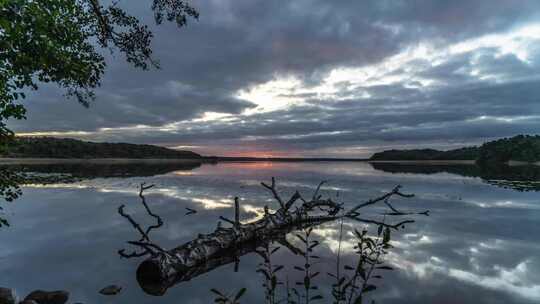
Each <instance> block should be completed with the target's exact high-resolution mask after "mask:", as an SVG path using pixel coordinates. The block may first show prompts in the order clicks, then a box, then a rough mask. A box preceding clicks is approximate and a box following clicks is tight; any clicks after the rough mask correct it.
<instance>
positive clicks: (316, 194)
mask: <svg viewBox="0 0 540 304" xmlns="http://www.w3.org/2000/svg"><path fill="white" fill-rule="evenodd" d="M327 182H328V181H325V180H323V181H321V182H320V183H319V185H318V186H317V189H315V192H314V193H313V198H312V200H318V199H320V198H321V196H320V195H319V191H320V190H321V187H322V185H324V184H326V183H327Z"/></svg>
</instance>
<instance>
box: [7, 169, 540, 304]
mask: <svg viewBox="0 0 540 304" xmlns="http://www.w3.org/2000/svg"><path fill="white" fill-rule="evenodd" d="M85 169H86V171H85V170H82V169H81V168H80V167H77V166H74V165H72V164H71V165H69V166H58V165H56V166H55V165H51V166H46V165H40V166H37V167H34V168H32V167H29V168H26V170H27V171H36V172H42V173H43V172H47V173H50V172H57V173H69V172H79V173H78V174H79V178H80V180H78V181H76V182H69V183H66V182H62V181H58V182H50V183H47V184H42V185H25V186H24V187H23V192H24V194H23V196H22V197H20V198H19V199H17V200H16V201H14V202H13V203H4V202H3V203H2V206H3V207H5V212H6V214H5V217H7V218H8V219H9V221H10V223H11V227H8V228H5V227H3V228H0V243H1V244H2V246H1V247H0V286H2V287H10V288H13V289H15V290H16V292H17V294H18V295H19V297H24V296H25V295H26V294H28V293H29V292H31V291H32V290H35V289H44V290H67V291H69V292H70V301H69V303H76V302H81V303H193V304H195V303H213V300H214V298H215V295H214V294H213V293H212V292H210V289H211V288H215V289H218V290H220V291H223V292H235V291H238V290H240V289H241V288H246V293H245V294H244V295H243V297H242V298H241V301H240V302H241V303H264V297H265V288H264V287H263V286H262V284H263V283H264V281H265V279H264V276H263V274H261V273H260V272H257V269H258V268H259V267H260V266H259V264H260V263H261V262H262V261H263V259H262V258H261V257H260V256H259V255H258V254H255V253H253V252H252V253H248V254H245V255H243V256H241V257H239V263H238V264H239V265H238V269H237V271H236V272H235V263H229V264H225V265H222V266H220V267H216V268H215V269H213V270H211V271H208V272H204V273H202V274H200V275H198V276H195V277H193V278H192V279H191V280H189V281H186V282H179V283H178V284H175V285H174V286H171V287H170V288H169V289H168V290H167V291H166V292H165V293H164V294H163V295H162V296H159V297H157V296H154V295H150V294H148V293H146V292H145V291H144V290H143V289H142V288H141V286H140V285H139V283H138V281H137V278H136V270H137V267H138V265H139V264H140V263H141V262H142V261H143V260H144V258H131V259H125V258H121V257H120V256H119V254H118V250H120V249H126V251H130V250H133V249H136V248H133V247H131V245H129V244H127V243H126V242H127V241H132V240H138V239H139V238H140V235H139V234H138V233H137V231H136V230H135V229H134V228H133V226H132V225H130V223H129V222H128V221H127V220H126V218H124V217H122V216H120V215H119V213H118V211H117V210H118V207H119V206H120V205H122V204H124V205H125V212H126V213H128V214H130V215H131V216H132V217H133V218H134V219H136V220H137V221H138V222H139V223H141V224H142V225H144V226H148V225H152V224H154V223H155V222H154V218H152V217H150V216H149V215H148V214H146V212H145V209H144V207H143V206H142V204H141V202H140V199H139V197H138V192H139V189H138V187H139V185H140V184H141V183H146V184H147V185H149V184H154V185H155V186H154V187H153V188H151V189H149V190H147V191H145V197H146V200H147V202H148V205H149V206H150V208H151V209H152V212H154V213H155V214H158V215H160V216H161V217H162V219H163V222H164V224H163V226H162V227H160V228H158V229H154V230H153V231H152V236H151V237H152V240H153V241H154V242H155V243H157V244H159V245H160V246H161V247H163V248H167V249H168V248H173V247H176V246H178V245H181V244H183V243H185V242H188V241H190V240H192V239H194V238H196V237H197V235H198V234H199V233H210V232H212V231H214V229H215V228H216V225H217V222H218V220H219V216H226V217H228V218H233V217H234V197H235V196H238V197H239V199H240V206H241V214H240V219H241V220H242V221H243V222H249V221H253V220H255V219H257V218H258V217H260V216H261V215H262V214H263V207H264V206H265V205H268V206H269V207H270V208H271V209H274V210H275V209H277V207H278V206H277V203H276V202H275V201H274V200H273V199H272V196H271V194H270V193H269V191H268V190H267V189H265V188H263V187H262V186H261V185H260V182H270V179H271V177H275V178H276V181H277V187H278V190H279V191H280V193H283V197H284V198H289V197H290V196H291V195H292V194H293V193H294V191H295V190H298V191H299V192H300V193H302V194H303V195H304V196H306V197H310V196H311V194H312V193H313V191H314V190H315V188H316V187H317V185H318V184H319V182H320V181H322V180H326V181H328V182H327V183H326V184H325V185H323V187H322V188H321V192H320V193H321V194H322V195H323V196H324V197H327V196H330V197H332V198H333V199H334V200H336V201H339V202H344V208H345V209H347V208H351V207H352V206H354V205H356V204H358V203H361V202H363V201H366V200H368V199H370V198H374V197H377V196H380V195H382V194H384V193H386V192H388V191H390V190H392V189H393V188H394V187H395V186H396V185H402V186H403V188H402V191H403V192H404V193H414V194H415V197H413V198H402V197H398V198H395V199H394V198H393V199H392V204H393V206H394V207H396V208H398V209H400V210H405V211H414V212H421V211H424V210H429V216H425V215H411V216H404V217H403V218H412V219H414V220H415V222H414V223H410V224H407V225H405V228H403V229H401V228H400V229H399V230H398V231H393V232H392V234H391V241H390V243H391V245H392V246H393V248H390V249H388V253H387V254H386V255H385V256H384V258H383V260H384V262H385V265H388V266H390V267H391V268H392V269H393V270H387V269H380V270H378V271H377V275H381V276H382V277H381V278H373V279H372V281H373V283H372V284H373V285H375V286H376V289H374V290H371V291H369V292H367V293H365V297H364V300H365V301H364V302H365V303H371V299H373V300H375V301H376V302H377V303H539V302H540V192H538V189H539V187H538V186H539V181H540V174H539V170H540V169H539V167H504V168H488V169H486V168H478V167H476V166H472V165H465V164H453V165H421V164H395V163H394V164H392V163H374V164H369V163H365V162H301V163H295V162H245V163H242V162H237V163H235V162H231V163H218V164H203V165H184V166H180V165H178V166H167V165H163V164H160V165H141V164H135V165H131V166H125V165H124V166H116V167H114V166H104V165H102V166H87V167H86V168H85ZM186 208H190V209H194V210H196V211H197V212H196V213H194V214H191V215H186V213H187V212H188V209H186ZM385 210H387V207H386V206H385V205H384V204H377V205H373V206H372V208H369V210H366V213H365V216H366V217H367V218H371V219H378V220H381V218H382V216H381V215H380V214H381V213H383V212H385ZM384 220H385V221H388V222H395V221H399V220H400V219H398V218H396V219H395V218H393V217H391V216H386V217H385V218H384ZM223 225H224V226H226V225H228V224H227V223H223ZM342 225H343V226H342ZM341 228H342V233H341V238H342V242H341V244H340V242H339V239H340V229H341ZM355 228H356V229H357V230H358V231H362V230H363V229H367V230H368V234H369V235H373V236H376V234H377V226H376V225H369V224H365V223H359V222H356V221H351V220H344V221H343V222H341V221H333V222H327V223H324V224H322V225H320V226H317V227H315V229H314V230H313V232H312V235H311V238H312V239H313V240H318V241H320V245H319V246H317V247H316V248H315V249H314V252H315V253H316V255H317V256H319V258H317V259H314V260H313V263H312V266H311V269H312V271H313V272H314V273H315V272H319V273H320V274H319V275H317V276H315V277H314V278H313V280H312V281H313V284H315V285H316V286H317V287H318V288H317V289H316V290H315V289H314V290H312V291H311V295H318V294H320V295H322V296H323V299H322V300H314V301H312V303H332V295H331V294H330V291H331V290H332V284H333V283H334V282H335V279H334V278H333V277H331V276H330V275H328V273H335V272H336V261H337V256H338V251H339V256H340V265H341V266H340V267H344V265H350V266H353V267H354V266H355V265H356V262H357V260H358V255H357V254H355V251H356V250H355V249H354V245H355V244H356V242H357V238H356V236H355V234H354V233H353V230H354V229H355ZM294 234H295V233H290V234H289V235H287V240H288V241H289V242H290V243H291V244H293V245H295V246H297V247H300V248H302V246H303V244H302V242H301V240H300V239H299V238H298V237H296V236H295V235H294ZM300 234H302V233H300ZM270 246H271V247H272V248H274V247H277V246H279V247H281V248H280V249H279V250H278V251H276V252H275V254H273V255H272V264H274V265H283V266H284V268H283V269H282V270H281V271H279V272H278V275H277V277H278V281H281V282H283V283H284V284H283V285H277V296H278V297H281V296H285V293H284V290H285V285H286V284H285V283H286V282H287V281H288V282H289V285H290V286H292V287H296V288H298V289H299V290H300V291H301V290H302V289H303V286H302V285H296V284H295V282H297V281H301V280H302V278H303V276H304V273H303V272H302V271H299V270H297V269H294V266H298V265H300V267H304V264H305V262H304V257H303V256H301V255H295V254H293V253H292V252H291V251H290V250H288V249H287V248H285V247H283V246H282V245H280V244H277V243H274V244H271V245H270ZM341 271H342V273H346V270H345V269H342V270H341ZM111 284H116V285H118V286H121V287H122V288H123V289H122V291H121V292H120V293H119V294H118V295H114V296H105V295H101V294H99V293H98V291H99V290H100V289H101V288H103V287H105V286H107V285H111Z"/></svg>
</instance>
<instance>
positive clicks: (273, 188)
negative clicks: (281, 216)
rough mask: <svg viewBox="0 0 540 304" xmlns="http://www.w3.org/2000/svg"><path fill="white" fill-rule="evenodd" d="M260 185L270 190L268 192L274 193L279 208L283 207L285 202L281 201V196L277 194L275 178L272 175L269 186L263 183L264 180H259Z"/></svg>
mask: <svg viewBox="0 0 540 304" xmlns="http://www.w3.org/2000/svg"><path fill="white" fill-rule="evenodd" d="M261 185H262V186H263V187H265V188H266V189H268V190H270V192H272V194H273V195H274V198H275V199H276V201H278V203H279V207H280V208H281V209H285V204H284V203H283V200H282V199H281V197H280V196H279V194H278V192H277V190H276V179H275V178H274V177H272V184H271V185H270V186H269V185H267V184H265V183H264V182H261Z"/></svg>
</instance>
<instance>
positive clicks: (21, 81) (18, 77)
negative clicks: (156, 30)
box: [0, 0, 199, 141]
mask: <svg viewBox="0 0 540 304" xmlns="http://www.w3.org/2000/svg"><path fill="white" fill-rule="evenodd" d="M151 9H152V11H153V13H154V19H155V21H156V23H157V24H160V23H162V22H163V21H164V20H167V21H171V22H175V23H176V24H177V25H178V26H179V27H182V26H184V25H186V23H187V20H188V18H189V17H192V18H198V16H199V14H198V12H197V11H196V10H195V9H194V8H193V7H191V6H190V5H189V4H188V3H187V2H186V1H184V0H153V1H152V4H151ZM152 37H153V34H152V32H151V31H150V30H149V28H148V27H147V26H146V25H143V24H141V23H140V21H139V20H138V19H137V18H136V17H134V16H132V15H129V14H128V13H127V12H126V11H125V10H123V9H122V8H121V7H119V6H118V5H117V3H115V2H114V3H113V4H111V5H108V6H103V5H102V4H101V3H100V1H99V0H34V1H28V0H0V50H1V51H0V140H2V141H5V139H6V138H7V137H9V136H11V135H12V132H11V131H10V130H9V129H8V128H7V127H6V123H5V121H6V120H7V119H10V118H15V119H23V118H25V113H26V110H25V107H24V106H23V105H22V104H21V100H23V99H25V98H26V95H25V92H26V91H28V90H37V89H38V84H39V83H49V82H52V83H55V84H57V85H58V86H60V87H62V88H64V89H65V90H66V96H68V97H75V98H76V99H77V100H78V101H79V102H80V103H81V104H82V105H84V106H88V104H89V101H90V100H92V99H93V98H94V94H93V89H95V88H96V87H98V86H99V85H100V80H101V77H102V75H103V73H104V69H105V65H106V64H105V60H104V57H103V56H102V55H101V54H100V53H99V52H98V49H99V48H106V49H109V50H110V51H111V52H112V51H114V50H118V51H120V52H121V53H123V54H124V55H125V57H126V60H127V61H128V62H129V63H131V64H133V65H134V66H135V67H138V68H141V69H143V70H146V69H148V68H149V67H152V66H153V67H156V68H158V67H159V64H158V62H157V61H156V60H155V59H153V58H152V49H151V40H152Z"/></svg>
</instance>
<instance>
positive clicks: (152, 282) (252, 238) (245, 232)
mask: <svg viewBox="0 0 540 304" xmlns="http://www.w3.org/2000/svg"><path fill="white" fill-rule="evenodd" d="M323 183H324V182H321V184H319V186H318V187H317V190H316V191H315V193H314V194H313V197H312V198H311V199H310V200H309V201H308V200H305V199H304V198H303V197H302V195H300V193H299V192H298V191H297V192H295V193H294V194H293V195H292V196H291V198H290V199H289V200H287V201H284V200H283V199H282V198H281V196H280V195H279V193H278V192H277V190H276V182H275V179H274V178H272V183H271V184H270V185H267V184H265V183H261V184H262V186H263V187H265V188H267V189H268V190H269V191H270V192H271V193H272V195H273V196H274V198H275V200H276V201H277V202H278V204H279V209H277V211H275V212H270V211H269V208H268V206H265V207H264V216H263V217H262V218H261V219H259V220H256V221H254V222H251V223H246V224H242V223H241V222H240V220H239V218H240V216H239V213H240V204H239V200H238V198H235V219H234V220H230V219H227V218H225V217H220V219H221V220H222V221H225V222H227V223H230V224H231V227H229V228H224V227H222V226H221V222H218V225H217V228H216V229H215V231H214V232H212V233H209V234H199V236H198V237H197V238H196V239H194V240H192V241H190V242H187V243H185V244H183V245H180V246H178V247H176V248H173V249H171V250H164V249H162V248H161V247H159V246H158V245H156V244H153V243H151V242H150V240H149V238H148V236H147V235H145V234H143V238H142V239H141V241H137V242H128V243H130V244H132V245H136V246H139V247H141V248H143V249H144V251H143V254H137V255H133V256H142V255H145V254H148V255H150V257H149V258H147V259H146V260H145V261H143V262H142V263H141V264H140V265H139V267H138V269H137V281H138V282H139V284H140V286H141V288H143V290H145V291H146V292H147V293H149V294H152V295H162V294H164V293H165V292H166V290H167V289H168V288H169V287H171V286H173V285H175V284H176V283H179V282H182V281H188V280H190V279H192V278H193V277H195V276H198V275H200V274H202V273H205V272H208V271H210V270H212V269H215V268H216V267H219V266H221V265H224V264H228V263H232V262H237V261H238V257H240V256H242V255H244V254H246V253H249V252H253V251H255V250H256V248H257V247H258V246H260V245H261V244H263V243H265V242H269V241H275V240H278V242H281V243H282V244H284V245H285V246H286V247H288V248H290V249H291V250H293V251H294V248H291V247H292V246H291V245H290V244H288V243H283V242H286V239H285V235H286V234H287V233H288V232H290V231H292V230H296V229H301V228H306V227H310V226H315V225H319V224H321V223H324V222H328V221H333V220H337V219H340V218H344V217H346V218H350V219H353V220H357V221H360V222H363V223H376V224H379V225H383V226H386V227H389V228H392V229H398V228H399V227H401V226H403V225H404V224H406V223H412V222H414V221H413V220H404V221H401V222H399V223H396V224H387V223H384V222H379V221H375V220H371V219H363V218H360V217H359V216H360V213H359V212H358V211H359V209H361V208H363V207H366V206H369V205H373V204H375V203H377V202H384V203H385V204H386V205H387V206H389V207H390V210H391V212H388V213H383V214H384V215H411V214H426V215H427V212H422V213H411V212H401V211H398V210H397V209H396V208H394V207H393V206H392V205H391V204H390V203H389V201H388V200H389V198H390V197H392V196H394V195H397V196H401V197H412V196H413V195H412V194H403V193H401V192H400V186H397V187H396V188H394V189H393V190H392V191H391V192H389V193H386V194H384V195H383V196H381V197H378V198H376V199H372V200H369V201H367V202H365V203H361V204H358V205H356V206H355V207H354V208H352V209H351V210H350V211H347V212H342V211H343V204H342V203H337V202H334V201H333V200H332V199H330V198H328V199H322V198H321V195H319V190H320V188H321V186H322V184H323ZM141 189H142V188H141ZM141 195H142V191H141ZM298 201H301V202H302V203H301V204H300V206H299V207H295V208H294V210H292V207H293V205H294V204H295V203H296V202H298ZM143 202H144V200H143ZM119 211H120V210H119ZM121 214H122V213H121ZM122 215H123V216H126V215H125V214H122ZM127 217H128V216H127ZM128 219H129V217H128ZM130 222H131V220H130ZM136 228H137V227H136ZM138 230H139V231H140V228H138Z"/></svg>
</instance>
